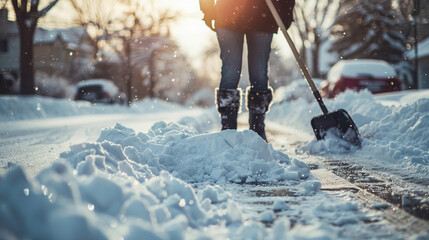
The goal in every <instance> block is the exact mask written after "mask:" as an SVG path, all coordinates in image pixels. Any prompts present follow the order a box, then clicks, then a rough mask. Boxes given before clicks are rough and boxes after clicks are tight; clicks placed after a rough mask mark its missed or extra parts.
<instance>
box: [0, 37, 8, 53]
mask: <svg viewBox="0 0 429 240" xmlns="http://www.w3.org/2000/svg"><path fill="white" fill-rule="evenodd" d="M8 51H9V46H8V42H7V39H0V52H2V53H6V52H8Z"/></svg>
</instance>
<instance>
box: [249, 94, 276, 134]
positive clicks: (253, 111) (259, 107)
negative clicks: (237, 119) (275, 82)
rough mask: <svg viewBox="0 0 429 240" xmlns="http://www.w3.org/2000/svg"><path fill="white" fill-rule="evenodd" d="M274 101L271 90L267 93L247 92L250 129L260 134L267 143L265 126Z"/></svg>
mask: <svg viewBox="0 0 429 240" xmlns="http://www.w3.org/2000/svg"><path fill="white" fill-rule="evenodd" d="M272 100H273V91H272V89H271V88H270V89H268V91H266V92H255V91H253V90H252V89H249V90H248V91H247V109H248V110H249V125H250V129H251V130H253V131H255V132H256V133H257V134H259V136H261V138H263V139H264V140H265V141H267V137H266V135H265V124H264V120H265V114H266V113H267V112H268V110H269V108H270V103H271V101H272Z"/></svg>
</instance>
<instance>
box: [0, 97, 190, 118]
mask: <svg viewBox="0 0 429 240" xmlns="http://www.w3.org/2000/svg"><path fill="white" fill-rule="evenodd" d="M183 109H185V107H184V106H181V105H178V104H172V103H166V102H163V101H162V100H158V99H143V100H141V101H138V102H134V103H133V104H132V106H131V108H128V107H127V106H125V105H109V104H91V103H89V102H85V101H72V100H69V99H53V98H48V97H41V96H0V122H5V121H16V120H31V119H45V118H55V117H68V116H76V115H87V114H110V113H154V112H162V111H175V110H183Z"/></svg>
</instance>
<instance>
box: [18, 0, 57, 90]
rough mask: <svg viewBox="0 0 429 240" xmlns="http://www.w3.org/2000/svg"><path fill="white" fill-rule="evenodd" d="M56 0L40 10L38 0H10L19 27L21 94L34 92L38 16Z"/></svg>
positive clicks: (52, 5)
mask: <svg viewBox="0 0 429 240" xmlns="http://www.w3.org/2000/svg"><path fill="white" fill-rule="evenodd" d="M57 2H58V0H53V1H50V2H49V4H48V5H47V6H46V7H44V8H43V9H42V10H38V8H39V3H40V1H39V0H31V1H28V0H12V5H13V9H14V10H15V14H16V22H17V24H18V29H19V40H20V75H21V86H20V88H21V89H20V90H21V94H34V93H35V89H34V85H35V81H34V64H33V63H34V59H33V41H34V33H35V31H36V27H37V21H38V20H39V18H41V17H43V16H45V15H46V13H47V12H48V11H49V10H51V8H52V7H54V6H55V4H56V3H57Z"/></svg>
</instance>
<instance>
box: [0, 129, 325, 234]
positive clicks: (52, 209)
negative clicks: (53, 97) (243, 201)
mask: <svg viewBox="0 0 429 240" xmlns="http://www.w3.org/2000/svg"><path fill="white" fill-rule="evenodd" d="M180 178H181V179H180ZM307 178H308V179H311V180H310V181H302V179H307ZM184 180H186V181H188V182H197V181H198V182H200V183H201V182H202V181H208V182H207V184H206V185H205V186H203V187H201V188H200V189H199V190H197V189H195V188H193V187H192V186H191V185H190V184H189V183H187V182H185V181H184ZM282 180H293V181H290V183H289V184H296V185H300V184H304V183H306V182H308V184H307V185H309V187H308V188H304V189H303V191H306V189H308V191H314V190H316V191H318V189H319V188H320V183H319V182H317V181H316V180H314V179H313V178H312V177H311V176H310V175H309V169H308V167H307V165H306V164H304V163H302V162H299V161H297V160H293V159H290V158H289V157H288V156H287V155H285V154H282V153H280V152H278V151H275V150H273V149H272V148H271V147H270V146H269V145H267V144H266V143H265V142H264V141H263V140H262V139H260V138H259V137H258V136H257V135H256V134H255V133H253V132H252V131H244V132H237V131H223V132H219V133H213V134H203V135H198V134H197V131H196V130H195V129H194V128H191V127H187V126H184V125H180V124H178V123H170V124H166V123H164V122H159V123H157V124H155V125H154V126H153V127H152V128H151V130H150V131H149V132H148V133H136V132H135V131H134V130H132V129H129V128H126V127H124V126H122V125H119V124H117V125H116V126H115V127H114V128H108V129H104V130H103V131H102V133H101V135H100V138H99V139H98V141H97V142H95V143H83V144H79V145H74V146H72V147H71V148H70V151H68V152H65V153H63V154H61V159H59V160H58V161H56V162H55V163H54V164H53V165H52V166H51V167H49V168H47V169H45V170H43V171H42V172H41V173H40V174H39V175H38V176H37V177H36V179H34V180H29V179H27V178H26V176H25V175H24V173H23V171H22V169H21V168H19V167H17V168H15V169H13V170H11V171H9V172H8V173H7V174H6V175H5V176H4V177H1V178H0V223H1V224H0V225H1V229H2V231H3V232H2V234H3V236H9V237H17V238H19V239H21V238H31V239H120V238H123V239H208V238H209V237H211V236H217V237H219V239H226V238H234V239H247V237H250V236H269V237H268V239H281V238H278V237H280V236H282V238H285V237H287V236H294V235H297V236H298V235H300V233H299V231H298V230H299V229H301V227H298V228H296V229H298V230H295V228H294V229H293V230H290V222H289V220H288V219H287V218H281V219H280V220H278V221H276V223H275V225H274V227H273V230H269V229H267V228H265V226H264V225H263V224H262V223H260V222H250V225H247V224H249V223H247V224H244V220H243V216H242V210H241V209H240V206H239V205H238V204H237V203H236V202H235V201H233V200H232V197H231V196H230V194H228V193H227V192H225V191H224V190H223V189H222V188H220V187H219V186H217V185H213V183H214V182H219V181H234V182H255V181H265V182H266V181H272V182H278V181H282ZM317 183H319V185H318V184H317ZM314 186H316V188H315V187H314ZM317 186H318V187H317ZM276 208H277V209H286V208H287V206H284V205H281V204H280V203H276ZM270 217H271V219H272V218H273V216H272V215H269V214H268V213H267V214H263V215H262V216H261V219H262V220H267V219H268V218H270ZM219 227H220V228H221V229H223V230H222V232H218V230H219ZM302 228H306V227H302ZM308 228H311V229H313V228H315V227H314V226H310V227H308ZM207 229H211V230H207ZM250 230H251V231H250ZM301 230H302V229H301ZM249 234H250V235H249ZM252 234H255V235H252ZM312 234H313V236H314V237H315V238H317V237H321V236H325V237H326V236H329V234H328V231H322V230H317V229H316V230H314V232H313V233H312Z"/></svg>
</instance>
